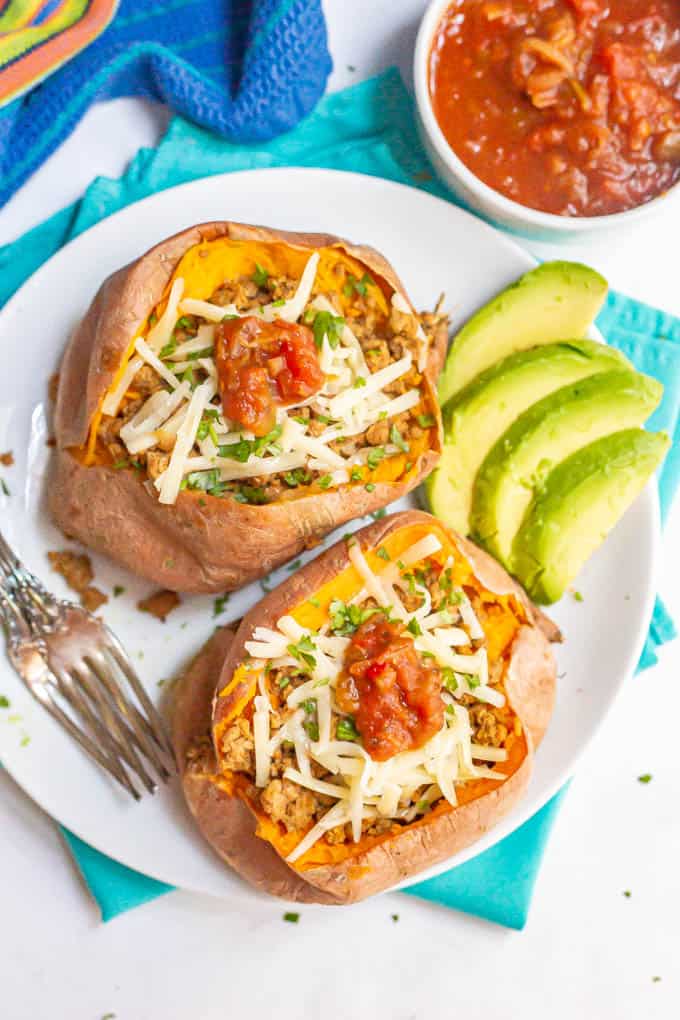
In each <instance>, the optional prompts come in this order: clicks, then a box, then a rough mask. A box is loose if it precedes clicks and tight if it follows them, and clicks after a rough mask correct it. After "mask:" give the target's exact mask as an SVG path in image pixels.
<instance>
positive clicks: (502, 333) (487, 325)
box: [439, 262, 607, 404]
mask: <svg viewBox="0 0 680 1020" xmlns="http://www.w3.org/2000/svg"><path fill="white" fill-rule="evenodd" d="M606 295H607V281H606V280H605V279H604V278H603V277H602V276H600V274H599V273H596V272H595V270H594V269H590V268H589V267H588V266H584V265H581V263H580V262H544V263H543V264H542V265H540V266H537V267H536V269H532V270H531V271H530V272H528V273H525V274H524V276H520V278H519V280H517V281H516V282H515V283H513V284H512V285H511V286H510V287H507V288H506V289H505V290H503V291H501V293H500V294H497V295H496V297H495V298H493V299H492V300H491V301H489V303H488V304H486V305H484V307H483V308H480V309H479V311H478V312H476V313H475V314H474V315H473V316H472V318H471V319H468V321H467V322H466V324H465V325H464V326H463V328H462V329H461V330H460V332H459V333H458V334H457V336H455V337H454V339H453V342H452V344H451V348H450V350H449V354H448V357H447V359H446V364H445V366H444V369H443V371H442V374H441V376H440V378H439V402H440V404H445V403H446V401H448V400H450V399H451V397H452V396H453V395H454V394H455V393H458V392H459V391H460V390H462V389H463V387H464V386H467V384H468V383H469V382H470V380H471V379H473V378H474V377H475V376H477V375H479V374H480V372H483V371H484V370H485V369H487V368H488V367H489V365H492V364H493V363H494V362H495V361H499V360H500V359H501V358H505V357H507V356H508V355H509V354H512V353H514V352H515V351H524V350H527V349H528V348H530V347H536V346H537V345H538V344H550V343H555V342H557V341H559V340H568V339H570V338H572V337H582V336H584V335H585V333H586V332H587V330H588V327H589V326H590V325H591V323H592V322H593V319H594V318H595V316H596V315H597V313H598V312H599V310H600V308H601V307H602V304H603V302H604V299H605V297H606Z"/></svg>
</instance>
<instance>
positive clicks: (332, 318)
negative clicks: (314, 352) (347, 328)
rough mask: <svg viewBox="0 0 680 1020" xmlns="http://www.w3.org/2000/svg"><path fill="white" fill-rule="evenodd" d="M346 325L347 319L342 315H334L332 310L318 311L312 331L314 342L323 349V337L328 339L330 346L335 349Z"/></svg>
mask: <svg viewBox="0 0 680 1020" xmlns="http://www.w3.org/2000/svg"><path fill="white" fill-rule="evenodd" d="M344 325H345V320H344V319H343V318H342V316H340V315H333V313H332V312H317V313H316V315H315V316H314V324H313V326H312V331H313V333H314V343H315V344H316V346H317V348H318V349H319V350H321V348H322V346H323V338H324V337H326V339H327V340H328V346H329V347H330V348H331V349H332V350H335V348H336V347H337V346H338V344H339V343H340V333H341V331H342V330H343V328H344Z"/></svg>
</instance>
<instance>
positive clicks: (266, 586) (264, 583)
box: [260, 577, 272, 592]
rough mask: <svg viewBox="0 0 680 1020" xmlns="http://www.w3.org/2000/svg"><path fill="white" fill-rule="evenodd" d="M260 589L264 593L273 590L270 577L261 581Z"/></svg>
mask: <svg viewBox="0 0 680 1020" xmlns="http://www.w3.org/2000/svg"><path fill="white" fill-rule="evenodd" d="M260 588H261V589H262V591H263V592H270V591H271V590H272V588H271V585H270V584H269V577H263V578H262V580H261V581H260Z"/></svg>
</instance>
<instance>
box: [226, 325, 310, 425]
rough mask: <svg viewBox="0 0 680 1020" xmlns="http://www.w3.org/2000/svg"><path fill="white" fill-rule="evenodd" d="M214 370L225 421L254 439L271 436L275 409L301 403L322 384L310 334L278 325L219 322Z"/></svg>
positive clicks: (306, 330) (307, 330)
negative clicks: (230, 422) (228, 421)
mask: <svg viewBox="0 0 680 1020" xmlns="http://www.w3.org/2000/svg"><path fill="white" fill-rule="evenodd" d="M215 364H216V366H217V377H218V380H219V388H220V396H221V398H222V407H223V409H224V414H225V416H226V417H227V418H228V419H229V420H230V421H233V422H237V423H238V424H239V425H241V426H242V427H243V428H244V429H247V430H248V431H250V432H253V433H254V434H255V435H256V436H265V435H267V433H268V432H271V430H272V428H273V426H274V424H275V421H276V408H277V407H285V406H287V405H289V404H294V403H297V402H298V401H300V400H306V398H307V397H311V396H312V394H313V393H316V392H317V391H318V390H319V389H320V388H321V386H322V384H323V381H324V375H323V372H322V371H321V367H320V365H319V358H318V355H317V351H316V347H315V345H314V336H313V333H312V331H311V329H309V328H308V327H307V326H302V325H297V324H295V323H290V322H284V321H283V320H281V319H276V320H275V321H274V322H264V320H262V319H259V318H257V316H255V315H248V316H245V317H244V318H238V319H237V318H235V319H227V320H226V321H225V322H221V323H220V324H219V326H218V327H217V329H216V331H215Z"/></svg>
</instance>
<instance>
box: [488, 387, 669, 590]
mask: <svg viewBox="0 0 680 1020" xmlns="http://www.w3.org/2000/svg"><path fill="white" fill-rule="evenodd" d="M662 394H663V386H662V385H661V383H660V382H657V380H656V379H652V378H651V376H647V375H641V374H639V373H637V372H629V371H616V372H601V373H600V374H599V375H594V376H591V377H590V378H588V379H581V380H580V381H579V382H575V383H570V384H569V385H568V386H563V387H562V388H561V389H559V390H555V392H554V393H551V394H549V396H547V397H544V398H543V400H539V401H538V403H536V404H533V405H532V406H531V407H530V408H528V410H526V411H525V412H524V413H523V414H521V415H520V416H519V418H517V420H516V421H515V422H514V423H513V424H512V425H511V426H510V428H509V429H508V430H507V432H504V433H503V435H502V436H501V438H500V439H499V440H498V441H497V442H496V443H495V445H494V446H493V447H492V449H491V450H490V451H489V453H488V454H487V455H486V457H485V459H484V463H483V464H482V466H481V467H480V469H479V471H478V473H477V478H476V481H475V485H474V490H473V494H472V511H471V514H470V530H471V532H472V537H473V538H474V539H475V541H477V542H479V543H480V545H483V546H484V547H485V548H486V549H487V550H488V551H489V552H490V553H491V554H492V556H495V557H496V559H498V560H500V562H501V563H502V564H503V565H504V566H505V567H507V568H508V569H509V570H512V563H511V554H512V543H513V539H514V537H515V535H516V534H517V531H518V530H519V527H520V524H521V523H522V519H523V517H524V514H525V512H526V510H527V507H528V506H529V503H530V502H531V500H532V497H533V496H534V494H535V493H536V492H537V491H538V490H539V489H540V487H541V484H542V479H544V478H545V477H546V476H547V475H548V473H549V472H550V471H551V470H552V468H553V467H554V466H555V465H556V464H559V463H560V462H561V461H563V460H564V459H565V458H566V457H568V456H570V454H572V453H574V452H575V451H576V450H580V449H581V448H582V447H583V446H587V445H588V444H589V443H592V442H594V440H596V439H599V438H600V437H601V436H605V435H609V434H610V433H611V432H612V429H616V430H622V429H629V428H636V427H638V426H640V425H642V424H644V422H645V421H646V420H647V418H648V417H649V416H650V414H651V413H652V411H653V410H654V409H655V408H656V407H657V406H658V404H659V401H660V400H661V396H662Z"/></svg>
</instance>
